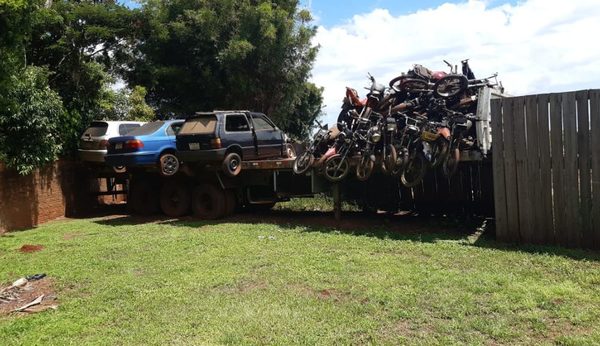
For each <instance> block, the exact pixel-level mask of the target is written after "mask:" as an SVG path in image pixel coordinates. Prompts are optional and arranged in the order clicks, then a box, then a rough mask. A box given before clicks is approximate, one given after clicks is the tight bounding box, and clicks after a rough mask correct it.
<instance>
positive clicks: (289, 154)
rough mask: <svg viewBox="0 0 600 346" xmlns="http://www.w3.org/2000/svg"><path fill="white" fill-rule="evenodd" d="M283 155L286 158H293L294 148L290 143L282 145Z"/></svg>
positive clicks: (294, 154)
mask: <svg viewBox="0 0 600 346" xmlns="http://www.w3.org/2000/svg"><path fill="white" fill-rule="evenodd" d="M283 154H284V157H285V158H287V159H295V158H296V149H294V146H293V145H291V144H290V143H286V144H285V147H284V153H283Z"/></svg>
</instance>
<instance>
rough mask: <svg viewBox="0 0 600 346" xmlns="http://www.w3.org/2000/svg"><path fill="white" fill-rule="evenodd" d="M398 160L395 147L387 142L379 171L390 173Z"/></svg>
mask: <svg viewBox="0 0 600 346" xmlns="http://www.w3.org/2000/svg"><path fill="white" fill-rule="evenodd" d="M397 160H398V153H397V152H396V148H395V147H394V146H393V145H391V144H388V145H387V146H386V147H385V156H384V157H383V160H381V171H382V172H383V173H384V174H392V173H393V172H394V170H395V169H396V161H397Z"/></svg>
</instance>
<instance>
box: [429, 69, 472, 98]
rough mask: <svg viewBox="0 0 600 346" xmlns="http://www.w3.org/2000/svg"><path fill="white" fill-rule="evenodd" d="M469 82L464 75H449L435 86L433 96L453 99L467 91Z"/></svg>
mask: <svg viewBox="0 0 600 346" xmlns="http://www.w3.org/2000/svg"><path fill="white" fill-rule="evenodd" d="M468 86H469V81H468V80H467V77H465V76H463V75H456V74H454V75H448V76H446V77H443V78H442V79H440V80H438V81H437V82H436V83H435V85H434V86H433V94H434V95H435V96H437V97H441V98H446V99H447V98H452V97H455V96H457V95H459V94H461V93H463V92H464V91H465V90H467V87H468Z"/></svg>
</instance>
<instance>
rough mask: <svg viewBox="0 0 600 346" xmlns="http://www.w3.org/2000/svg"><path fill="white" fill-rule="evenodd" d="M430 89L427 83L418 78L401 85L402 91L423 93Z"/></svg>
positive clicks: (406, 80)
mask: <svg viewBox="0 0 600 346" xmlns="http://www.w3.org/2000/svg"><path fill="white" fill-rule="evenodd" d="M427 89H429V86H428V84H427V82H426V81H424V80H421V79H416V78H407V79H405V80H403V81H402V84H400V90H402V91H423V90H427Z"/></svg>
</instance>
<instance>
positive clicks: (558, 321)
mask: <svg viewBox="0 0 600 346" xmlns="http://www.w3.org/2000/svg"><path fill="white" fill-rule="evenodd" d="M138 221H139V220H136V219H131V218H127V217H123V218H120V219H116V220H110V221H106V220H100V219H90V220H76V221H60V222H53V223H49V224H46V225H44V226H41V227H39V228H37V229H34V230H28V231H23V232H18V233H12V234H9V235H8V236H5V237H1V238H0V282H2V283H5V284H6V283H9V282H11V281H12V280H14V279H16V278H18V277H20V276H23V275H27V274H32V273H39V272H45V273H47V274H48V275H49V276H50V277H52V278H53V279H54V280H55V289H56V291H57V295H58V297H59V302H60V307H59V309H58V310H57V311H46V312H43V313H39V314H33V315H27V316H19V317H16V316H1V317H0V344H2V345H11V344H58V345H62V344H77V345H80V344H123V345H128V344H161V345H162V344H279V345H287V344H309V345H312V344H369V343H373V344H443V345H446V344H465V343H467V344H554V343H559V344H573V345H577V344H579V345H587V344H600V262H599V259H600V257H599V256H598V255H594V254H591V253H586V252H581V251H567V250H560V249H555V248H514V247H506V246H502V245H499V244H497V243H495V242H493V241H491V240H485V239H483V240H482V239H481V238H477V237H468V236H463V235H461V234H458V233H455V232H454V233H453V232H452V231H449V232H447V233H440V234H429V233H422V234H419V233H406V234H405V233H394V232H390V231H388V230H386V229H369V230H364V232H362V231H354V233H345V232H343V231H339V230H336V229H323V228H319V227H312V226H301V225H298V226H293V225H283V224H280V225H278V224H269V223H244V221H243V218H238V219H233V220H230V221H229V222H227V220H225V221H224V222H222V223H215V224H211V223H205V222H195V221H191V220H182V221H175V222H169V221H155V222H148V223H145V224H138ZM292 221H293V220H292ZM411 224H412V223H411ZM378 227H379V226H378ZM381 227H384V226H381ZM407 227H408V226H407ZM411 227H412V226H411ZM269 236H271V237H272V238H273V239H269ZM23 244H42V245H44V246H45V247H46V248H45V249H44V250H43V251H41V252H37V253H31V254H22V253H19V252H18V251H17V249H18V248H19V247H20V246H21V245H23Z"/></svg>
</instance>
